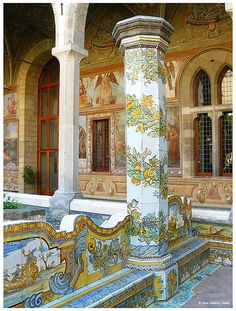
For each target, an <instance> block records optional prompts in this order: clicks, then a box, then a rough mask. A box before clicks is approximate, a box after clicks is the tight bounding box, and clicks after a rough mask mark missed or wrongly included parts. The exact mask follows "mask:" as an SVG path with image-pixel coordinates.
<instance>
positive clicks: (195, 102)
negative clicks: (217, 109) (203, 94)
mask: <svg viewBox="0 0 236 311" xmlns="http://www.w3.org/2000/svg"><path fill="white" fill-rule="evenodd" d="M203 74H205V75H206V76H207V77H208V79H209V83H210V88H209V91H210V104H209V105H199V104H198V86H199V81H200V77H201V76H202V75H203ZM193 106H194V107H209V106H212V94H211V79H210V76H209V75H208V74H207V72H206V71H205V70H204V69H200V70H199V71H198V73H197V74H196V76H195V78H194V81H193Z"/></svg>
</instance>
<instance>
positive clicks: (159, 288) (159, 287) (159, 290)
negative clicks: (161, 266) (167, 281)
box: [154, 275, 164, 299]
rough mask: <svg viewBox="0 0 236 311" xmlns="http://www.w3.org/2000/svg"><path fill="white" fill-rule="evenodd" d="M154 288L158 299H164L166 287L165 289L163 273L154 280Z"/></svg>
mask: <svg viewBox="0 0 236 311" xmlns="http://www.w3.org/2000/svg"><path fill="white" fill-rule="evenodd" d="M154 290H155V296H156V297H157V299H162V295H163V292H164V289H163V278H162V276H161V275H158V276H157V277H156V278H155V280H154Z"/></svg>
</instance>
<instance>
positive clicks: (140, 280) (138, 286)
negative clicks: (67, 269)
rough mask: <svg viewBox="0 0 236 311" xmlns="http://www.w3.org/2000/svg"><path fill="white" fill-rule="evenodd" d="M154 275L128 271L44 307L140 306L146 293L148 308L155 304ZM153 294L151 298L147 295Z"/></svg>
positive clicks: (111, 276)
mask: <svg viewBox="0 0 236 311" xmlns="http://www.w3.org/2000/svg"><path fill="white" fill-rule="evenodd" d="M153 277H154V276H153V273H152V272H145V271H138V270H132V269H128V268H124V269H122V270H120V271H119V272H116V273H114V274H112V275H110V276H108V277H104V278H103V279H101V280H99V281H96V282H93V283H91V284H89V285H87V286H85V287H83V288H81V289H78V290H75V291H74V292H72V293H70V294H67V295H65V296H63V297H61V298H59V299H57V300H54V301H53V302H50V303H48V304H45V305H43V306H42V307H43V308H58V307H63V308H112V307H117V306H119V307H120V306H122V304H123V305H125V304H127V305H128V306H130V305H131V304H132V303H133V305H134V307H137V300H143V299H140V297H139V295H140V294H142V293H144V292H145V294H144V295H143V296H145V299H146V301H145V305H144V306H143V307H147V306H148V305H150V304H151V303H153V289H154V285H153ZM148 292H149V293H150V295H147V293H148Z"/></svg>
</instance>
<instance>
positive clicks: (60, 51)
mask: <svg viewBox="0 0 236 311" xmlns="http://www.w3.org/2000/svg"><path fill="white" fill-rule="evenodd" d="M70 53H73V54H74V55H76V56H77V57H79V58H80V60H82V59H83V58H84V57H86V56H88V51H87V50H85V49H84V48H81V47H79V46H77V45H75V44H73V43H71V44H68V45H64V46H56V47H54V48H53V49H52V55H53V56H55V57H57V58H58V59H60V58H63V57H67V56H68V54H70Z"/></svg>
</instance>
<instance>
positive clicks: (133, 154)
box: [127, 147, 168, 199]
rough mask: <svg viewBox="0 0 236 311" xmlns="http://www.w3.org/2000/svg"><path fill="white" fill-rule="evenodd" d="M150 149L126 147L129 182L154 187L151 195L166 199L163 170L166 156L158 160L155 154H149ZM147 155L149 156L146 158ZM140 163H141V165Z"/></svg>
mask: <svg viewBox="0 0 236 311" xmlns="http://www.w3.org/2000/svg"><path fill="white" fill-rule="evenodd" d="M151 154H152V153H151V151H150V150H148V149H146V150H145V151H144V152H143V153H139V152H137V150H136V148H135V147H134V148H133V149H132V150H131V148H130V147H128V148H127V174H128V176H129V177H130V178H131V183H132V184H134V185H136V186H138V185H140V184H141V183H142V184H143V185H144V186H145V187H147V186H151V187H153V188H155V190H154V192H153V195H154V196H155V197H158V198H159V197H162V199H166V198H167V195H168V187H167V182H168V176H167V173H166V172H165V169H164V167H165V165H166V164H167V157H166V156H164V157H163V159H161V160H159V159H157V157H156V156H153V157H149V156H151ZM148 157H149V158H148ZM141 163H142V165H141Z"/></svg>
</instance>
